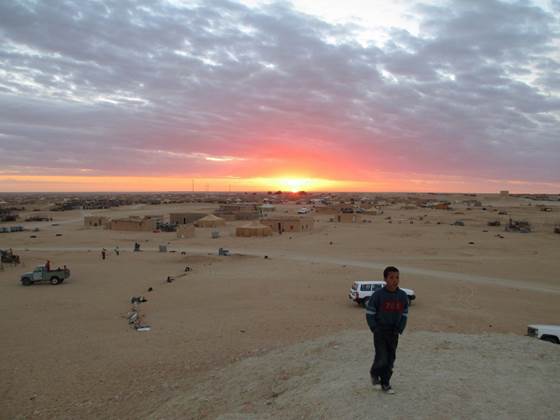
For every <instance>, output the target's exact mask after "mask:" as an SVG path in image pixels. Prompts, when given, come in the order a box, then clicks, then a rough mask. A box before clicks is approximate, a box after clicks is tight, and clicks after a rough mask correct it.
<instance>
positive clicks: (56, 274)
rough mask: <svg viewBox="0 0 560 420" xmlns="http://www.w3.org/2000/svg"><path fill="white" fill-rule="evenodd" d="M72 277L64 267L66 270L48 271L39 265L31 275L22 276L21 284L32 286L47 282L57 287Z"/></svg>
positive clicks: (24, 274)
mask: <svg viewBox="0 0 560 420" xmlns="http://www.w3.org/2000/svg"><path fill="white" fill-rule="evenodd" d="M68 277H70V270H69V269H68V268H67V267H66V266H64V268H57V269H56V270H50V271H48V270H47V267H45V266H44V265H39V266H37V267H35V270H33V271H32V272H29V273H23V274H22V275H21V279H20V281H21V284H23V285H24V286H31V285H32V284H33V283H39V282H44V281H47V282H49V283H50V284H53V285H56V284H60V283H62V282H63V281H64V280H66V279H67V278H68Z"/></svg>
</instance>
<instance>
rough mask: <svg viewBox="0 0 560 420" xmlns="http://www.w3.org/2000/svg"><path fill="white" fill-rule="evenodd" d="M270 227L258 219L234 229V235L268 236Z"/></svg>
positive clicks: (270, 230)
mask: <svg viewBox="0 0 560 420" xmlns="http://www.w3.org/2000/svg"><path fill="white" fill-rule="evenodd" d="M270 235H272V229H271V228H270V226H266V225H263V224H262V223H260V222H258V221H253V222H251V223H247V224H244V225H243V226H239V227H238V228H237V229H235V236H243V237H251V236H270Z"/></svg>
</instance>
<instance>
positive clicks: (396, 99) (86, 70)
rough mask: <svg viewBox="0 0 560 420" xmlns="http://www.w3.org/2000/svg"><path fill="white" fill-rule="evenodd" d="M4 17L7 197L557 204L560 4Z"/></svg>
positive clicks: (110, 5) (223, 8) (201, 5)
mask: <svg viewBox="0 0 560 420" xmlns="http://www.w3.org/2000/svg"><path fill="white" fill-rule="evenodd" d="M389 3H390V2H388V1H384V0H380V1H372V0H366V1H352V0H345V1H342V2H335V1H323V0H306V1H293V2H285V1H257V0H251V1H225V0H212V1H198V2H191V1H179V0H174V1H171V0H170V1H159V2H156V1H152V0H145V1H127V0H115V1H82V0H73V1H72V0H66V1H62V0H61V1H39V0H37V1H32V0H20V1H15V0H2V1H0V191H158V190H165V191H169V190H183V191H190V190H191V188H192V185H193V182H194V185H195V189H196V190H197V191H205V190H210V191H228V190H229V189H231V190H232V191H237V190H261V191H262V190H265V191H266V190H271V189H274V190H276V189H282V190H298V189H304V190H307V191H313V190H315V191H317V190H320V191H442V192H451V191H458V192H497V191H499V190H502V189H508V190H510V191H512V192H534V193H538V192H554V193H558V192H560V1H558V0H541V1H534V2H529V1H495V0H464V1H422V2H414V1H393V2H391V4H389Z"/></svg>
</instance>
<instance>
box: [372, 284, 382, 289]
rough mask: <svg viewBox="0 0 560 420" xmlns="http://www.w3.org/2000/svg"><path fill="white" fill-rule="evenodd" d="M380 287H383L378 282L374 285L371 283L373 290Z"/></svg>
mask: <svg viewBox="0 0 560 420" xmlns="http://www.w3.org/2000/svg"><path fill="white" fill-rule="evenodd" d="M382 287H383V286H382V285H380V284H374V285H373V290H379V289H381V288H382Z"/></svg>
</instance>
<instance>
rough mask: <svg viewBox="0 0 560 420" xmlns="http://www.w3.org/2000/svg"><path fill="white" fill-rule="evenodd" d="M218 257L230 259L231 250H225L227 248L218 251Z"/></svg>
mask: <svg viewBox="0 0 560 420" xmlns="http://www.w3.org/2000/svg"><path fill="white" fill-rule="evenodd" d="M218 255H219V256H220V257H229V256H230V253H229V249H225V248H220V249H218Z"/></svg>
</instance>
